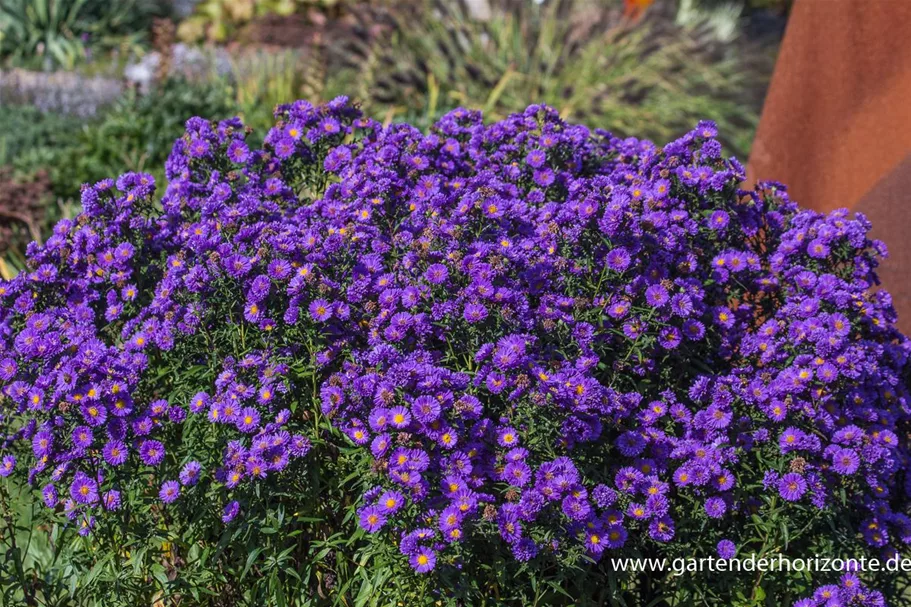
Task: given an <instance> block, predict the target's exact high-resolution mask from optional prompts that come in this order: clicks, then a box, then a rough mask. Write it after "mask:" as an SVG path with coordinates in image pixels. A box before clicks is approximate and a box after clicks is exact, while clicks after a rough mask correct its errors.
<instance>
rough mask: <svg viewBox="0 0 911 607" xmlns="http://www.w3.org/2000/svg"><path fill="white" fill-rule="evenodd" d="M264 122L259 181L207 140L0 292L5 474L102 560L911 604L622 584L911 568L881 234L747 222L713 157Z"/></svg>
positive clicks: (696, 143) (761, 588) (900, 359)
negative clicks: (836, 564) (170, 532)
mask: <svg viewBox="0 0 911 607" xmlns="http://www.w3.org/2000/svg"><path fill="white" fill-rule="evenodd" d="M276 119H277V124H276V126H275V127H274V128H273V129H272V130H271V131H270V132H269V133H268V134H267V136H266V137H265V143H264V145H263V147H262V149H252V148H251V147H250V146H248V144H247V143H246V142H245V138H246V136H247V134H248V131H247V130H246V129H245V128H244V126H243V124H242V123H241V122H240V121H239V120H237V119H233V120H226V121H222V122H218V123H211V122H208V121H206V120H203V119H200V118H193V119H191V120H190V121H188V122H187V132H186V134H185V135H184V136H183V137H182V138H181V139H179V140H178V141H177V142H176V144H175V146H174V150H173V152H172V154H171V157H170V159H169V160H168V162H167V166H166V173H167V178H168V180H169V181H168V185H167V186H166V188H165V189H164V193H163V195H162V196H161V197H160V199H158V198H156V197H155V194H156V190H155V184H154V180H153V179H152V178H151V177H150V176H148V175H144V174H137V173H130V174H126V175H123V176H121V177H120V178H119V179H117V180H116V181H112V180H106V181H102V182H99V183H96V184H94V185H87V186H84V188H83V191H82V205H83V212H82V213H81V214H80V215H79V216H78V217H77V218H76V219H75V220H72V221H69V220H65V221H61V222H60V223H58V224H57V226H56V228H55V230H54V235H53V236H52V237H51V238H49V239H48V240H47V242H46V243H45V244H44V245H42V246H38V245H34V244H33V245H32V246H31V247H30V249H29V269H28V271H27V272H25V273H23V274H20V275H19V276H18V277H16V278H15V279H14V280H12V281H9V282H6V283H2V284H0V298H2V302H3V306H2V311H0V336H2V339H0V382H2V383H0V386H2V394H3V409H2V411H3V419H2V424H3V430H4V435H5V437H6V438H5V440H4V442H3V451H4V459H3V468H2V474H3V475H4V476H12V477H13V478H16V477H18V478H19V479H20V482H22V483H27V484H29V485H31V486H33V487H35V488H36V489H37V490H38V491H40V492H41V493H42V495H43V500H44V502H45V503H46V505H47V506H48V508H50V509H53V510H55V511H56V512H58V513H62V514H63V516H65V517H66V519H67V520H68V521H70V525H71V527H72V528H74V529H76V530H78V532H79V533H81V534H84V535H86V536H88V539H87V540H85V541H87V542H93V541H98V542H101V541H104V538H105V537H108V538H111V537H120V536H118V535H116V534H117V533H124V532H123V531H122V530H123V529H124V528H127V529H131V527H130V525H140V526H142V525H144V526H145V527H144V529H145V531H144V533H146V537H153V536H154V534H153V535H149V534H150V533H151V531H150V529H155V528H158V527H160V526H161V525H165V526H168V525H170V526H171V527H172V528H173V527H176V528H179V529H183V530H185V531H183V532H181V533H183V535H182V538H183V542H184V548H186V550H185V551H184V553H182V554H179V555H177V556H176V557H174V556H173V555H172V557H171V558H170V560H169V561H168V562H169V563H170V564H171V565H172V567H173V571H172V575H170V577H168V576H167V575H165V576H164V577H165V579H164V581H162V582H161V584H162V586H163V587H164V588H165V589H166V590H168V591H171V592H175V593H178V594H179V593H181V592H184V593H188V592H189V590H187V589H186V588H185V587H181V586H180V583H181V579H182V578H181V576H182V575H183V573H182V572H183V569H182V568H181V564H182V563H187V562H188V561H189V560H192V559H194V558H199V554H200V550H201V548H200V545H203V546H208V548H205V550H207V551H210V550H211V545H212V544H216V543H217V544H218V545H219V548H218V550H217V551H216V553H218V552H219V551H224V550H229V549H230V545H231V544H232V543H233V542H244V541H247V542H249V540H250V538H251V537H262V535H259V536H255V535H251V534H256V533H259V534H263V533H265V534H266V535H268V534H269V533H271V534H275V533H277V530H279V529H281V534H287V536H288V537H289V538H291V539H292V543H291V544H289V545H287V547H285V546H283V547H282V551H281V554H271V555H269V554H267V553H264V551H265V550H266V548H267V547H266V546H263V545H260V546H258V547H256V548H255V549H252V550H251V551H250V552H249V553H247V554H245V555H244V557H245V558H244V561H245V567H243V574H244V575H246V574H247V572H248V571H249V570H250V568H251V566H255V567H257V568H263V569H264V570H265V571H268V570H269V569H268V566H269V563H272V562H274V561H276V559H277V560H279V561H281V562H284V561H283V560H282V559H288V558H293V559H297V560H294V561H293V567H297V568H298V571H303V570H306V571H310V570H309V569H307V567H309V566H310V565H309V564H308V563H312V562H319V561H321V560H323V559H325V558H326V557H327V554H328V553H329V552H330V551H331V548H330V547H327V546H330V543H327V541H328V538H330V537H335V538H336V539H338V537H339V536H343V539H341V540H338V541H339V542H342V544H335V545H344V547H345V549H344V551H343V552H342V553H335V552H333V555H336V554H343V553H344V554H347V555H348V558H349V559H350V558H351V557H350V555H351V554H356V555H357V557H356V558H353V559H351V560H350V561H349V565H351V568H352V569H356V568H357V567H361V568H364V569H365V570H367V571H370V573H367V574H364V575H362V576H360V577H359V576H358V575H352V576H351V577H350V578H349V579H347V580H345V583H344V584H341V583H337V584H335V586H334V588H333V585H332V584H329V583H326V580H325V578H324V577H319V576H316V575H314V577H319V579H318V580H311V579H310V578H309V577H306V576H305V577H306V579H304V580H303V581H301V577H302V576H301V575H299V574H298V573H295V572H294V571H292V572H291V573H293V576H294V577H295V578H296V580H297V581H298V582H300V583H301V584H302V587H303V588H305V589H309V590H310V591H312V592H311V593H310V594H309V595H307V596H308V598H306V599H304V598H300V599H297V600H298V601H299V602H300V603H301V604H310V603H309V602H308V601H313V602H314V604H316V603H318V602H319V601H320V600H321V599H325V598H326V596H327V595H326V594H324V592H328V593H329V594H334V595H335V596H336V597H342V600H344V597H345V596H348V595H350V594H351V593H355V594H356V592H355V591H354V590H353V589H354V588H357V587H358V585H360V588H361V590H360V592H361V593H362V594H363V593H364V592H367V593H368V594H369V595H370V596H375V597H387V598H396V599H399V600H403V597H404V596H406V594H407V593H408V592H417V591H414V590H413V588H419V589H421V590H420V592H423V593H424V594H420V595H419V596H420V597H422V598H421V599H420V600H419V599H417V598H415V596H418V595H413V594H411V595H407V596H408V597H410V598H409V600H410V601H411V602H409V603H408V604H423V600H424V599H425V598H426V600H428V601H431V602H433V601H438V600H439V601H441V600H450V599H452V600H458V601H464V600H468V601H469V604H481V603H480V602H471V601H472V600H474V601H480V599H479V598H478V597H485V596H493V595H492V594H491V593H492V592H495V594H496V596H497V597H498V599H497V600H499V601H501V602H507V601H508V600H516V601H517V602H518V603H519V604H523V603H524V602H525V601H530V600H534V601H543V602H545V603H546V604H559V603H561V602H562V603H566V602H567V601H569V603H570V604H587V603H589V602H590V603H593V604H598V603H604V602H607V601H609V600H627V601H630V602H631V604H645V603H646V602H648V601H651V600H656V599H657V600H659V601H660V600H662V599H663V600H666V601H667V602H668V603H674V602H675V601H676V602H678V603H679V602H681V601H682V602H687V601H690V602H697V601H711V600H721V599H724V600H725V601H727V603H726V604H744V605H747V604H751V605H752V604H760V603H761V602H762V601H763V599H764V598H765V597H768V599H769V600H771V601H773V602H772V603H769V604H786V603H790V602H793V601H795V600H798V599H800V600H803V601H804V602H803V603H802V604H805V605H819V604H827V605H828V604H830V603H826V602H825V601H827V600H834V598H833V597H835V596H836V595H837V596H838V597H840V598H841V601H842V602H841V603H838V604H863V605H880V604H882V603H883V601H884V596H885V597H889V598H890V599H891V600H892V603H894V604H902V603H901V601H902V598H901V590H900V589H899V585H900V583H901V580H900V579H899V577H890V576H889V575H888V574H885V573H879V574H876V575H873V576H870V575H868V574H866V573H863V572H860V573H858V575H854V574H848V575H845V576H843V577H839V575H841V574H840V573H839V574H830V575H826V574H820V575H819V576H815V575H814V576H807V575H801V574H775V575H772V574H770V575H768V576H767V577H765V578H763V577H762V576H759V578H758V579H756V578H755V577H754V576H749V575H744V574H739V575H728V576H725V575H711V576H709V575H705V576H703V577H699V575H694V576H691V577H682V578H675V577H672V576H670V575H667V574H661V573H648V574H647V575H645V576H642V575H638V574H635V573H624V572H621V571H617V570H615V569H614V568H612V565H611V562H610V559H612V558H614V557H618V556H655V557H665V558H675V557H681V556H683V557H690V556H697V557H698V556H708V555H718V556H720V557H722V558H729V557H731V556H733V555H734V554H749V553H760V554H763V555H769V554H774V553H777V552H783V553H787V554H789V555H792V556H803V557H806V556H812V555H813V554H822V555H830V556H839V557H856V556H860V555H879V556H882V557H884V558H888V557H889V556H891V555H893V554H899V553H901V551H903V550H905V549H906V548H907V544H908V543H909V542H911V519H909V516H908V514H909V512H908V495H909V492H911V482H909V480H908V479H909V476H908V474H907V469H908V463H909V462H908V457H909V452H908V442H907V438H908V429H909V416H911V409H909V404H908V389H907V381H908V368H907V358H908V352H909V347H911V345H909V341H908V340H907V339H906V338H905V337H904V336H903V335H902V334H901V333H899V332H898V330H897V329H896V328H895V327H894V324H893V323H894V321H895V312H894V310H893V308H892V305H891V301H890V298H889V296H888V294H887V293H886V292H885V291H882V290H879V291H875V292H874V291H871V287H873V286H874V285H876V284H877V278H876V273H875V271H876V266H877V263H878V259H879V257H880V256H882V255H883V254H884V253H885V249H884V246H883V245H882V243H880V242H876V241H873V240H871V239H869V238H868V236H867V231H868V229H869V224H868V223H867V221H866V220H865V219H864V218H863V217H862V216H859V215H858V216H849V214H848V213H847V212H846V211H838V212H834V213H832V214H830V215H820V214H818V213H814V212H810V211H803V210H800V209H799V208H798V207H797V205H796V204H795V203H794V202H792V201H791V200H790V199H789V198H788V195H787V191H786V189H785V187H784V186H782V185H780V184H775V183H763V184H760V185H758V186H757V187H756V188H755V190H752V191H745V190H741V189H740V186H739V184H740V183H741V182H742V181H743V179H744V171H743V167H742V166H741V165H740V164H739V163H738V162H737V161H736V160H734V159H725V158H723V157H722V155H721V146H720V144H719V143H718V141H717V139H716V135H717V133H716V128H715V126H714V125H713V124H711V123H708V122H705V123H700V124H699V125H698V126H697V128H696V129H695V130H693V131H691V132H690V133H688V134H687V135H685V136H684V137H682V138H680V139H678V140H676V141H673V142H671V143H669V144H667V145H666V146H664V147H663V148H660V147H657V146H655V145H654V144H652V143H650V142H648V141H644V140H636V139H619V138H616V137H614V136H612V135H610V134H609V133H607V132H605V131H600V130H596V131H590V130H589V129H588V128H586V127H583V126H578V125H572V124H568V123H565V122H563V121H562V120H561V119H560V118H559V117H558V115H557V114H556V112H555V111H554V110H552V109H549V108H547V107H545V106H531V107H529V108H528V109H527V110H526V111H525V112H524V113H521V114H516V115H513V116H511V117H509V118H507V119H505V120H503V121H501V122H496V123H493V124H484V122H483V121H482V118H481V115H480V113H478V112H473V111H466V110H456V111H454V112H452V113H450V114H448V115H446V116H445V117H444V118H442V119H441V120H440V121H439V122H438V123H436V124H435V125H434V126H433V127H432V128H431V129H430V132H429V133H428V134H423V133H422V132H420V131H418V130H417V129H415V128H413V127H411V126H409V125H406V124H397V125H391V126H382V125H381V124H379V123H377V122H375V121H373V120H370V119H367V118H364V117H362V116H361V115H360V113H359V112H358V111H357V109H356V108H355V107H353V106H352V105H350V104H349V103H348V102H347V100H345V99H344V98H340V99H337V100H335V101H333V102H331V103H329V104H327V105H323V106H318V107H315V106H313V105H311V104H310V103H307V102H304V101H299V102H296V103H294V104H291V105H286V106H280V107H279V108H278V109H277V111H276ZM311 447H312V450H311ZM317 511H318V512H319V513H320V514H319V516H316V515H315V514H314V513H315V512H317ZM301 512H303V513H305V514H304V515H301ZM292 513H293V514H292ZM326 513H329V514H326ZM332 513H334V516H335V518H334V519H332V525H335V526H334V527H330V528H327V527H326V521H327V520H329V519H327V518H325V517H326V516H329V517H330V518H331V516H333V514H332ZM286 516H287V517H288V518H287V519H286V518H285V517H286ZM321 517H323V518H321ZM137 520H139V522H138V523H137ZM201 521H207V522H206V523H205V524H206V525H208V526H207V527H205V528H206V529H207V530H209V531H207V532H206V533H213V532H212V531H211V530H212V529H216V530H217V531H215V532H214V535H211V536H206V537H205V538H200V537H197V536H194V535H193V534H194V533H197V532H198V530H199V529H202V527H200V526H199V525H201V524H202V522H201ZM251 521H255V522H256V523H255V524H251ZM267 521H270V522H268V523H267ZM275 521H277V522H275ZM117 525H120V527H117ZM114 529H120V530H121V531H116V532H115V531H113V530H114ZM232 529H243V530H244V531H243V533H241V534H238V533H234V532H232ZM129 533H133V534H134V535H135V534H137V533H139V532H138V531H136V530H135V529H133V530H132V531H129ZM200 533H201V532H200ZM232 533H233V535H232ZM219 534H221V535H219ZM219 538H220V539H219ZM333 541H334V540H333ZM219 542H220V543H219ZM320 542H322V543H320ZM314 547H317V548H316V549H314ZM178 550H179V548H178ZM216 556H217V555H216ZM216 556H213V555H212V553H211V552H206V558H209V559H210V560H209V562H210V563H214V564H213V565H212V566H213V567H217V566H218V565H217V563H218V559H217V558H216ZM266 557H270V558H272V559H273V560H272V561H269V560H268V559H267V558H266ZM332 558H339V556H333V557H332ZM263 559H266V560H265V561H264V560H263ZM202 560H205V559H202ZM175 563H176V564H175ZM371 563H372V565H371ZM293 567H292V569H293ZM371 567H373V568H372V569H371ZM343 571H348V569H345V568H344V567H341V566H338V567H335V568H334V569H333V574H334V575H342V572H343ZM261 572H262V571H260V573H261ZM407 572H413V573H407ZM244 575H241V576H240V578H241V581H242V580H243V577H244ZM286 575H291V574H286ZM833 575H834V577H833ZM898 575H901V574H898ZM397 576H404V577H397ZM409 576H413V577H409ZM811 577H812V579H811ZM393 578H395V579H393ZM288 579H290V578H288ZM402 579H405V580H412V581H410V582H407V584H405V586H406V587H407V588H409V589H403V586H402V582H401V581H400V580H402ZM339 582H341V580H339ZM829 582H832V583H833V584H834V585H832V586H823V588H822V589H819V590H816V589H815V588H816V586H818V585H821V584H823V583H829ZM207 583H208V584H209V588H210V589H214V588H218V585H219V584H224V585H225V587H232V588H236V585H237V584H238V583H239V582H238V581H237V580H236V579H235V580H230V579H227V578H225V579H221V580H215V581H212V580H209V581H208V582H207ZM866 583H870V584H871V585H872V586H871V587H872V588H879V590H878V591H877V590H867V589H866V587H865V586H864V584H866ZM232 584H234V586H232ZM519 586H521V588H519ZM365 588H366V590H365ZM492 589H495V590H492ZM403 593H405V594H403ZM814 593H815V594H814ZM826 593H828V594H826ZM305 594H306V592H304V591H302V596H303V595H305ZM472 597H474V598H472ZM624 597H625V598H624ZM245 598H246V599H250V596H248V595H245ZM251 600H252V599H251ZM259 600H262V599H261V598H260V599H259ZM637 601H642V602H641V603H639V602H637ZM292 602H293V601H292ZM905 603H907V600H905ZM453 604H455V603H453ZM459 604H464V603H459Z"/></svg>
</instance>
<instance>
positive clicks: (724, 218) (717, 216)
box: [709, 210, 731, 230]
mask: <svg viewBox="0 0 911 607" xmlns="http://www.w3.org/2000/svg"><path fill="white" fill-rule="evenodd" d="M730 222H731V218H730V216H729V215H728V214H727V212H726V211H721V210H718V211H715V212H714V213H712V216H711V217H709V227H711V228H712V229H713V230H723V229H725V228H726V227H728V224H729V223H730Z"/></svg>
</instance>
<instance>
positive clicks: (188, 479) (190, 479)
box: [179, 461, 202, 487]
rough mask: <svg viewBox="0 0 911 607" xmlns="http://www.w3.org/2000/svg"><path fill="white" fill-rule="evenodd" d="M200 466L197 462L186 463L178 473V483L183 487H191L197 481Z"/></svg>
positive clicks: (200, 469) (200, 470)
mask: <svg viewBox="0 0 911 607" xmlns="http://www.w3.org/2000/svg"><path fill="white" fill-rule="evenodd" d="M201 472H202V465H201V464H200V463H199V462H196V461H192V462H187V463H186V464H185V465H184V467H183V468H182V469H181V471H180V477H179V478H180V483H181V484H182V485H184V486H185V487H191V486H193V485H195V484H196V483H197V482H198V481H199V476H200V473H201Z"/></svg>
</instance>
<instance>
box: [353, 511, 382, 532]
mask: <svg viewBox="0 0 911 607" xmlns="http://www.w3.org/2000/svg"><path fill="white" fill-rule="evenodd" d="M358 521H359V523H360V525H361V527H362V528H363V529H364V530H365V531H367V533H376V532H377V531H379V530H380V529H382V528H383V525H385V524H386V515H385V513H384V512H383V510H382V509H381V508H380V507H379V506H367V507H366V508H362V509H361V511H360V514H359V515H358Z"/></svg>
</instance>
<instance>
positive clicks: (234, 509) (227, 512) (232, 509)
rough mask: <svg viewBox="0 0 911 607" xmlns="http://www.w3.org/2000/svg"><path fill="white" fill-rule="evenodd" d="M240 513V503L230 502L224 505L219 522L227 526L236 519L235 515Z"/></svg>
mask: <svg viewBox="0 0 911 607" xmlns="http://www.w3.org/2000/svg"><path fill="white" fill-rule="evenodd" d="M239 513H240V502H238V501H236V500H235V501H231V502H228V503H227V504H226V505H225V508H224V511H223V513H222V515H221V520H222V522H223V523H225V524H228V523H230V522H231V521H233V520H234V519H235V518H237V515H238V514H239Z"/></svg>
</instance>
